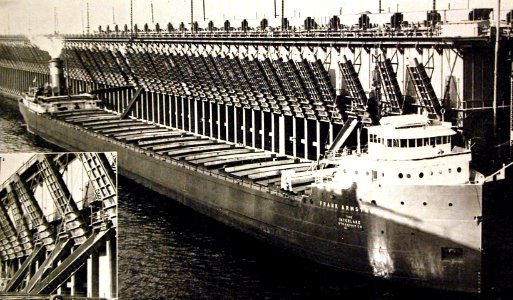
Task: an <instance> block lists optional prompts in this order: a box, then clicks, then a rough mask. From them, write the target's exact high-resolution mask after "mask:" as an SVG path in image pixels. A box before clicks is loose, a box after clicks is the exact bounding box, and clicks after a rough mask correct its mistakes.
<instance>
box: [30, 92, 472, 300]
mask: <svg viewBox="0 0 513 300" xmlns="http://www.w3.org/2000/svg"><path fill="white" fill-rule="evenodd" d="M20 110H21V113H22V114H23V117H24V119H25V121H26V123H27V127H28V130H29V131H30V132H33V133H34V134H37V135H39V136H41V137H42V138H44V139H46V140H48V141H49V142H51V143H55V144H57V145H58V146H60V147H62V148H64V149H67V150H70V151H117V153H118V156H117V157H118V166H119V173H120V174H122V175H123V176H126V177H128V178H130V179H132V180H134V181H136V182H137V183H140V184H142V185H144V186H146V187H148V188H150V189H152V190H154V191H157V192H159V193H161V194H163V195H166V196H168V197H170V198H173V199H175V200H177V201H179V202H181V203H183V204H185V205H186V206H188V207H191V208H193V209H194V210H196V211H198V212H200V213H202V214H205V215H207V216H209V217H211V218H213V219H215V220H217V221H220V222H222V223H224V224H227V225H229V226H232V227H234V228H236V229H238V230H240V231H242V232H245V233H247V234H250V235H251V236H253V237H256V238H258V239H262V240H264V241H266V242H269V243H271V244H273V245H276V246H278V247H282V248H285V249H287V250H288V251H291V252H293V253H296V254H299V255H301V256H303V257H305V258H308V259H310V260H313V261H315V262H318V263H321V264H324V265H328V266H332V267H335V268H338V269H343V270H347V271H352V272H358V273H362V274H368V275H370V276H375V277H380V278H385V279H389V280H397V281H400V282H408V283H411V284H414V285H417V286H422V287H428V288H434V289H440V290H451V291H463V292H471V293H479V292H481V251H480V250H476V249H475V248H472V247H467V246H465V245H461V244H458V243H456V242H454V241H451V240H449V239H447V238H444V237H443V236H437V235H434V234H431V233H429V232H426V231H424V230H423V229H422V228H418V227H409V226H407V225H404V224H401V223H398V222H395V221H394V220H393V219H390V218H386V217H383V216H379V215H375V214H372V213H363V212H354V213H352V215H353V216H355V218H357V219H358V220H359V222H358V224H359V225H357V226H356V225H355V226H354V228H351V227H350V228H347V224H346V226H341V224H340V219H341V218H342V217H344V215H345V212H344V211H342V210H341V209H340V208H339V209H333V208H326V207H322V206H321V205H320V204H319V200H320V199H322V197H321V196H319V195H316V194H315V193H314V194H313V195H314V196H313V197H312V198H304V199H303V200H304V201H298V200H297V199H295V198H292V197H288V196H287V195H286V194H283V193H280V192H272V193H271V192H269V191H268V190H265V189H262V190H260V189H259V188H258V186H256V185H248V184H247V183H244V182H242V181H240V180H237V179H236V178H233V177H228V176H226V175H223V174H220V173H217V172H210V171H205V170H202V169H201V168H198V167H195V166H193V165H188V164H186V163H182V162H179V161H175V160H172V159H170V158H165V157H163V156H159V155H155V154H154V153H150V152H147V151H144V150H142V149H140V148H137V147H135V146H131V145H126V144H123V143H121V142H119V141H116V140H114V139H112V138H109V137H106V136H102V135H99V134H97V133H94V132H91V131H88V130H85V129H84V128H81V127H79V126H76V125H72V124H68V123H65V122H63V121H60V120H57V119H54V118H51V117H49V116H46V115H38V114H35V113H33V112H31V111H29V110H27V109H26V107H25V106H24V105H23V104H22V103H21V102H20ZM319 197H321V198H319ZM335 200H336V201H339V204H344V203H345V204H348V205H356V206H358V205H359V204H358V203H353V202H354V199H352V198H351V197H347V196H342V197H340V198H337V199H335ZM385 231H386V232H385ZM479 234H480V233H479ZM442 248H451V249H460V250H457V251H462V253H459V254H457V255H455V256H454V257H447V255H445V257H444V253H443V250H442Z"/></svg>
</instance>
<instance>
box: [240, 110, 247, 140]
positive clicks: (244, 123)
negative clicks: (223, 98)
mask: <svg viewBox="0 0 513 300" xmlns="http://www.w3.org/2000/svg"><path fill="white" fill-rule="evenodd" d="M240 129H241V131H242V143H243V144H244V146H247V145H248V144H247V140H248V139H247V137H246V109H245V108H244V107H243V108H242V125H241V126H240Z"/></svg>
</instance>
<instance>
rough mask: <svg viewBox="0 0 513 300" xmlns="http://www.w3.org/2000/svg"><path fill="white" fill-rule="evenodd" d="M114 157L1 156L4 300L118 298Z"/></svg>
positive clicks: (0, 288) (0, 279) (0, 282)
mask: <svg viewBox="0 0 513 300" xmlns="http://www.w3.org/2000/svg"><path fill="white" fill-rule="evenodd" d="M117 198H118V194H117V158H116V153H114V152H108V153H96V152H87V153H68V152H66V153H46V154H35V153H16V154H0V259H1V269H0V298H1V299H78V298H82V297H87V298H94V299H115V298H117V294H118V290H117V286H118V283H117V266H118V258H117V257H118V255H117V254H118V251H117Z"/></svg>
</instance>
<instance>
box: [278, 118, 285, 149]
mask: <svg viewBox="0 0 513 300" xmlns="http://www.w3.org/2000/svg"><path fill="white" fill-rule="evenodd" d="M278 122H279V126H278V128H279V132H278V133H279V150H278V153H280V154H283V155H284V154H285V116H284V115H280V116H279V117H278Z"/></svg>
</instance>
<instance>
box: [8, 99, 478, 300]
mask: <svg viewBox="0 0 513 300" xmlns="http://www.w3.org/2000/svg"><path fill="white" fill-rule="evenodd" d="M22 123H23V122H22V119H21V116H20V115H19V114H18V112H17V107H16V106H15V105H14V104H8V105H7V104H6V102H5V100H1V99H0V152H48V151H52V150H56V149H57V148H55V147H54V146H52V145H49V144H48V143H45V142H44V141H42V140H41V139H38V138H35V137H34V136H32V135H30V134H27V133H26V131H25V128H24V127H22ZM119 185H120V197H119V251H118V252H119V288H120V299H468V298H469V297H468V296H466V295H460V294H443V293H435V292H430V291H425V290H420V289H412V288H406V287H402V286H397V285H393V284H390V283H386V282H377V281H374V280H369V279H368V278H362V277H359V276H356V275H354V274H348V273H344V272H339V271H336V270H333V269H329V268H325V267H322V266H319V265H316V264H313V263H310V262H308V261H305V260H303V259H301V258H298V257H296V256H293V255H290V254H288V253H286V252H283V251H282V250H280V249H277V248H274V247H271V246H268V245H267V244H265V243H263V242H261V241H256V240H254V239H252V238H249V237H247V236H245V235H243V234H241V233H239V232H237V231H235V230H233V229H231V228H228V227H226V226H223V225H221V224H219V223H217V222H215V221H212V220H210V219H208V218H206V217H204V216H202V215H200V214H197V213H195V212H194V211H192V210H190V209H188V208H186V207H184V206H182V205H180V204H177V203H176V202H174V201H173V200H171V199H168V198H165V197H163V196H160V195H158V194H156V193H153V192H152V191H150V190H148V189H145V188H143V187H141V186H139V185H137V184H135V183H133V182H132V181H129V180H126V179H122V178H121V179H120V183H119ZM471 299H472V298H471Z"/></svg>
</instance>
